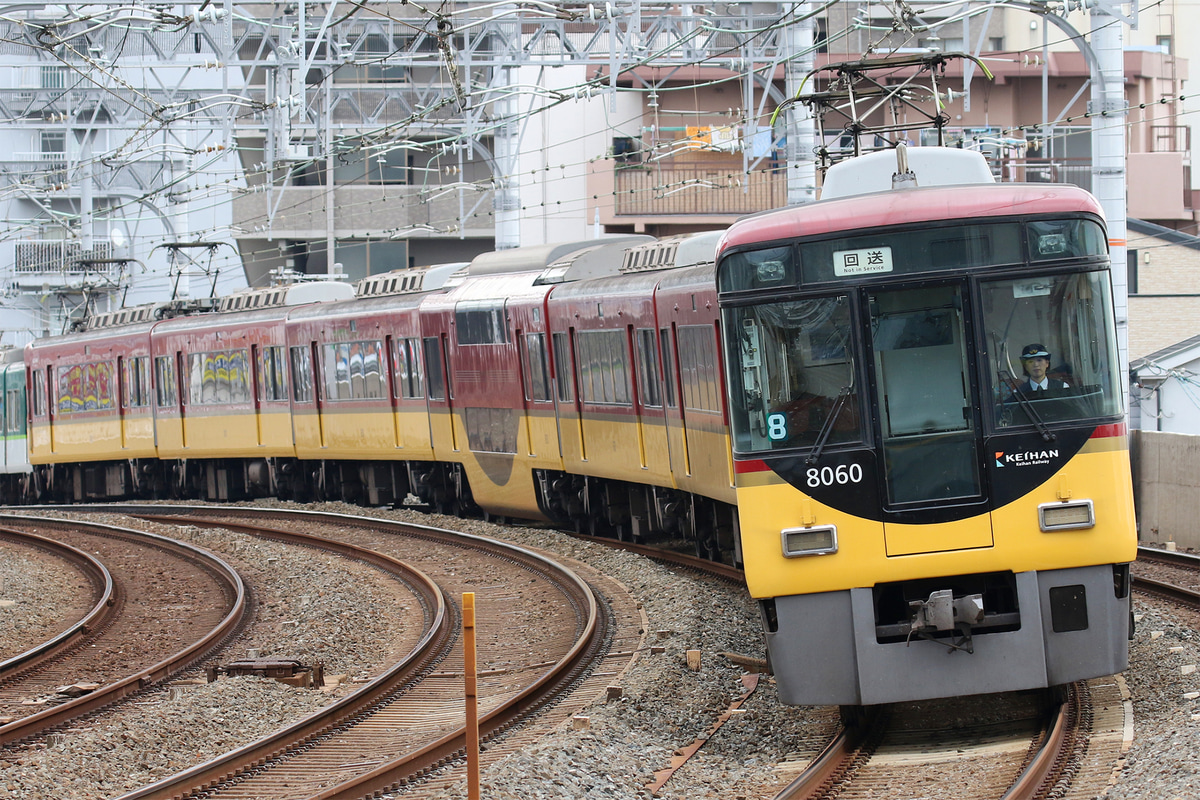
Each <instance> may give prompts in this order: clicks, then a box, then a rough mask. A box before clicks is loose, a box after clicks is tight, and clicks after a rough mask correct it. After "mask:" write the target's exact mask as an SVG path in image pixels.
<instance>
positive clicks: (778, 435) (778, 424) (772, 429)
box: [767, 414, 788, 442]
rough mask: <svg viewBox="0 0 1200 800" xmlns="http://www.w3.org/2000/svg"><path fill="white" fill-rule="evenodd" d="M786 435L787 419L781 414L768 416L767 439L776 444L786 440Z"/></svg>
mask: <svg viewBox="0 0 1200 800" xmlns="http://www.w3.org/2000/svg"><path fill="white" fill-rule="evenodd" d="M787 435H788V432H787V417H785V416H784V415H783V414H768V415H767V438H769V439H770V440H771V441H773V442H778V441H780V440H781V439H786V438H787Z"/></svg>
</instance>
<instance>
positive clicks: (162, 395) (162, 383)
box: [154, 356, 179, 408]
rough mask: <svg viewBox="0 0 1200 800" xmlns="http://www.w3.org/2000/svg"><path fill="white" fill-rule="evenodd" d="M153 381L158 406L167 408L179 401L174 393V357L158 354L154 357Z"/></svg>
mask: <svg viewBox="0 0 1200 800" xmlns="http://www.w3.org/2000/svg"><path fill="white" fill-rule="evenodd" d="M154 381H155V387H156V392H157V396H158V407H159V408H169V407H172V406H174V405H175V404H176V403H178V402H179V396H178V395H177V394H176V388H175V387H176V383H175V359H174V358H172V357H171V356H159V357H157V358H155V359H154Z"/></svg>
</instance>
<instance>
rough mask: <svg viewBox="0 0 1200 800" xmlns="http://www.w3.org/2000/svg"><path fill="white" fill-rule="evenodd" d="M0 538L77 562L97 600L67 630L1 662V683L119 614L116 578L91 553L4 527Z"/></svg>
mask: <svg viewBox="0 0 1200 800" xmlns="http://www.w3.org/2000/svg"><path fill="white" fill-rule="evenodd" d="M0 538H4V539H8V540H10V541H15V542H20V543H22V544H26V545H29V546H32V547H36V548H38V549H39V550H42V551H44V552H46V553H49V554H50V555H52V556H55V557H57V558H59V559H61V560H62V561H65V562H67V563H70V564H73V565H75V566H76V567H78V568H79V570H80V571H81V572H82V573H83V575H84V577H85V578H87V580H88V582H89V583H90V584H91V586H92V594H93V599H94V600H95V604H94V605H93V606H92V608H91V610H90V611H88V612H87V613H86V614H84V615H83V617H81V618H80V619H79V620H78V621H76V622H75V623H74V624H72V625H70V626H68V627H67V628H66V629H65V630H63V631H61V632H60V633H58V634H57V635H55V636H53V637H51V638H50V639H47V640H46V641H44V642H42V643H41V644H39V645H36V646H35V647H32V648H30V649H29V650H26V651H25V652H24V653H19V654H18V655H15V656H12V657H11V658H7V659H5V660H3V661H0V683H2V682H4V681H7V680H10V679H12V678H13V677H15V676H16V675H18V674H20V673H23V672H25V671H26V670H29V669H33V668H35V667H37V666H38V665H39V664H42V663H44V662H46V661H47V660H49V659H52V658H56V657H58V656H59V655H61V654H63V653H65V652H67V651H68V650H70V649H71V648H73V647H75V646H76V645H77V644H78V643H79V641H80V640H81V639H82V638H83V637H85V636H87V635H88V634H90V633H92V632H94V631H97V630H100V629H102V628H103V627H105V626H106V625H107V624H108V621H109V619H110V618H111V615H112V614H114V613H116V586H115V585H114V584H113V577H112V575H111V574H110V573H109V571H108V568H107V567H105V566H104V565H103V564H101V563H100V562H99V561H98V560H96V559H95V558H93V557H92V556H91V555H89V554H87V553H85V552H83V551H82V550H79V549H77V548H74V547H71V546H70V545H68V544H63V543H62V542H56V541H54V540H53V539H47V538H45V537H43V536H38V535H37V534H34V533H28V532H26V531H20V530H17V529H16V528H5V527H0Z"/></svg>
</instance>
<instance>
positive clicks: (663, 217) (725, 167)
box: [588, 157, 787, 230]
mask: <svg viewBox="0 0 1200 800" xmlns="http://www.w3.org/2000/svg"><path fill="white" fill-rule="evenodd" d="M588 194H589V195H596V196H600V197H605V196H611V197H612V198H613V202H612V205H611V206H609V207H605V206H604V205H603V204H602V205H601V208H600V215H601V222H603V223H605V224H607V225H629V224H633V225H635V227H637V228H638V229H639V230H640V229H643V228H644V226H645V224H652V225H654V224H657V225H661V224H672V223H686V224H713V225H728V224H730V223H732V222H733V221H734V220H735V219H737V218H738V217H740V216H743V215H745V214H752V213H754V212H756V211H766V210H768V209H772V208H780V207H781V206H783V205H785V204H786V203H787V178H786V175H785V174H784V172H783V171H782V170H771V169H768V168H763V169H758V170H755V171H752V172H751V173H750V174H748V175H747V174H745V173H744V172H742V166H741V159H740V157H739V158H738V159H737V160H736V162H734V161H733V160H732V159H731V160H730V161H728V162H724V163H721V162H686V161H665V160H664V161H662V162H657V163H645V164H625V163H615V164H614V163H613V162H596V163H595V164H594V165H593V166H592V171H591V172H590V173H589V174H588Z"/></svg>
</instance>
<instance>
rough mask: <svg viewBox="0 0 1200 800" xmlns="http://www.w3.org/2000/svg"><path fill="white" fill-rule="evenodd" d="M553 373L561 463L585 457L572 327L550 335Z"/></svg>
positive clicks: (573, 461)
mask: <svg viewBox="0 0 1200 800" xmlns="http://www.w3.org/2000/svg"><path fill="white" fill-rule="evenodd" d="M550 344H551V349H552V352H553V354H554V370H555V374H556V380H555V392H554V401H555V402H554V407H555V414H556V415H557V417H558V437H559V443H558V447H559V452H561V453H562V456H563V461H564V463H567V464H571V463H581V462H584V461H587V450H586V449H585V447H584V440H583V416H582V412H581V411H580V408H579V386H578V383H577V381H576V374H577V370H576V368H575V364H576V363H577V361H576V352H575V329H574V328H568V329H567V330H566V331H556V332H555V333H553V334H552V335H551V337H550Z"/></svg>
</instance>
